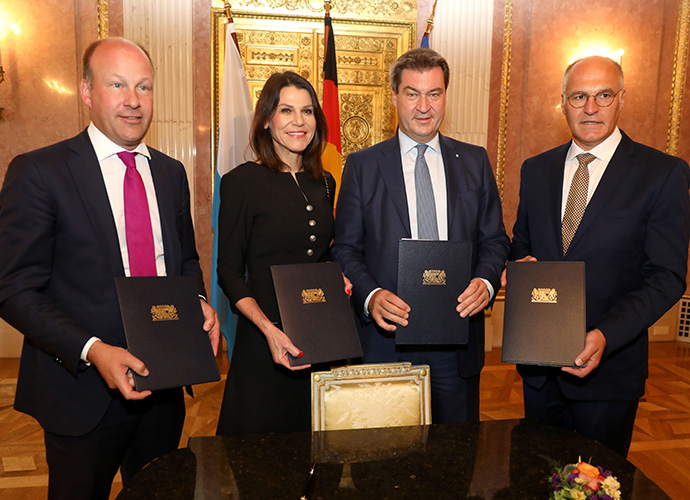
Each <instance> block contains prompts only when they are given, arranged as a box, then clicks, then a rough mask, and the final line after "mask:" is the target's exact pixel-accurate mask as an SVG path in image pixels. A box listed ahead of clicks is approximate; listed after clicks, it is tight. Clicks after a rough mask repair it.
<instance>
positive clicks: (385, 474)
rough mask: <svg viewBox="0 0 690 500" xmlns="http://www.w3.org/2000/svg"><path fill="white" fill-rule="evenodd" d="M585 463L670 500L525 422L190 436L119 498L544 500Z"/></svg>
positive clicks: (627, 472)
mask: <svg viewBox="0 0 690 500" xmlns="http://www.w3.org/2000/svg"><path fill="white" fill-rule="evenodd" d="M579 457H581V458H582V459H583V460H586V461H590V463H592V464H594V465H601V466H603V467H604V468H605V469H609V470H611V471H613V474H614V475H615V476H617V477H618V480H619V481H620V483H621V491H622V498H624V499H626V500H631V499H632V500H635V499H644V500H656V499H668V498H670V497H668V496H667V495H666V494H665V493H664V492H663V491H662V490H661V489H660V488H659V487H658V486H657V485H656V484H654V483H653V482H652V481H651V480H650V479H649V478H647V477H646V476H645V475H644V474H643V473H642V472H640V471H639V470H637V469H636V467H635V466H634V465H632V464H631V463H630V462H628V461H627V460H625V459H624V458H623V457H621V456H620V455H618V454H616V453H615V452H613V451H611V450H609V449H608V448H606V447H605V446H603V445H601V444H599V443H598V442H596V441H593V440H591V439H589V438H586V437H584V436H581V435H578V434H576V433H573V432H569V431H565V430H562V429H555V428H552V427H545V426H542V425H540V424H537V423H533V422H529V421H524V420H499V421H491V422H480V423H467V424H434V425H430V426H420V427H399V428H386V429H367V430H350V431H328V432H317V433H313V434H312V433H309V432H297V433H289V434H255V435H240V436H226V437H199V438H192V439H190V442H189V447H188V448H185V449H182V450H177V451H175V452H173V453H170V454H168V455H164V456H163V457H161V458H159V459H157V460H155V461H153V462H152V463H151V464H149V465H148V466H147V467H145V468H144V469H143V470H142V471H141V472H139V473H138V474H137V475H136V476H135V478H134V479H133V480H132V482H131V483H130V485H129V486H128V487H127V488H126V489H125V490H123V491H122V492H121V493H120V495H119V496H118V497H117V498H118V500H138V499H147V500H150V499H157V498H161V499H166V500H178V499H179V500H183V499H184V500H187V499H188V500H192V499H194V500H217V499H218V500H220V499H233V500H238V499H242V500H253V499H257V500H264V499H266V500H280V499H286V500H287V499H293V500H299V499H300V498H302V497H303V496H306V498H307V499H309V500H317V499H318V500H339V499H343V500H349V499H376V500H386V499H391V500H394V499H433V500H437V499H438V500H443V499H471V500H501V499H512V500H520V499H539V500H546V499H548V497H549V491H550V486H549V484H550V483H549V475H550V473H551V472H552V471H553V469H554V467H555V466H563V465H566V464H567V463H575V462H577V461H578V459H579ZM314 464H315V466H314ZM313 466H314V473H313V475H312V476H311V477H310V474H309V471H310V470H311V468H312V467H313Z"/></svg>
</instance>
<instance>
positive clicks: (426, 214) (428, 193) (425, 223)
mask: <svg viewBox="0 0 690 500" xmlns="http://www.w3.org/2000/svg"><path fill="white" fill-rule="evenodd" d="M416 147H417V160H416V161H415V163H414V185H415V191H416V193H417V232H418V235H417V237H418V238H419V239H420V240H437V239H438V223H437V221H436V201H435V200H434V189H433V187H432V186H431V175H430V174H429V166H428V165H427V164H426V159H425V158H424V153H425V152H426V149H427V148H428V147H429V146H427V145H426V144H417V146H416Z"/></svg>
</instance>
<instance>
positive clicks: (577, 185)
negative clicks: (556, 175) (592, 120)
mask: <svg viewBox="0 0 690 500" xmlns="http://www.w3.org/2000/svg"><path fill="white" fill-rule="evenodd" d="M596 159H597V157H596V156H594V155H593V154H591V153H582V154H579V155H577V161H578V163H579V166H578V167H577V170H576V171H575V175H574V176H573V180H572V182H571V183H570V191H569V192H568V201H567V202H566V204H565V213H564V214H563V223H562V225H561V235H562V237H563V255H565V254H566V252H567V251H568V247H569V246H570V242H571V241H573V236H575V232H576V231H577V228H578V226H579V225H580V221H581V220H582V216H583V215H584V213H585V208H587V191H588V190H589V168H588V165H589V164H590V163H591V162H592V161H594V160H596Z"/></svg>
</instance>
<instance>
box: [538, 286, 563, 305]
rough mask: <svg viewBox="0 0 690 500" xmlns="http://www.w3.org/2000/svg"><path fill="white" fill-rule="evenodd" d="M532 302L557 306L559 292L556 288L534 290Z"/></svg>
mask: <svg viewBox="0 0 690 500" xmlns="http://www.w3.org/2000/svg"><path fill="white" fill-rule="evenodd" d="M532 302H540V303H542V304H557V303H558V292H557V291H556V289H555V288H532Z"/></svg>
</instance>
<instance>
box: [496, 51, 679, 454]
mask: <svg viewBox="0 0 690 500" xmlns="http://www.w3.org/2000/svg"><path fill="white" fill-rule="evenodd" d="M624 99H625V88H624V86H623V70H622V69H621V67H620V65H619V64H617V63H616V62H614V61H612V60H611V59H608V58H605V57H599V56H592V57H588V58H585V59H581V60H579V61H576V62H574V63H573V64H571V65H570V66H569V67H568V68H567V69H566V71H565V75H564V77H563V94H562V100H561V107H562V111H563V114H564V115H565V117H566V120H567V122H568V125H569V127H570V130H571V131H572V134H573V139H572V141H570V142H568V143H566V144H563V145H561V146H559V147H557V148H555V149H552V150H550V151H547V152H545V153H542V154H540V155H538V156H535V157H534V158H530V159H528V160H527V161H525V163H524V164H523V166H522V172H521V181H520V204H519V207H518V213H517V221H516V223H515V227H514V228H513V241H512V247H511V256H510V258H511V260H528V261H534V260H545V261H561V260H565V261H584V262H585V273H586V278H585V280H586V283H585V286H586V305H587V334H586V340H585V346H584V349H583V351H582V352H581V353H580V354H579V355H578V356H577V358H576V359H575V360H574V364H575V365H576V368H569V367H565V368H562V369H560V370H559V369H557V368H548V367H540V366H518V371H519V373H520V374H521V375H522V377H523V391H524V398H525V416H526V417H528V418H530V417H531V418H537V419H539V420H542V421H544V422H545V423H548V424H551V425H557V426H561V427H566V428H571V429H574V430H577V431H578V432H582V433H583V434H586V435H588V436H590V437H592V438H595V439H597V440H599V441H601V442H602V443H604V444H606V445H608V446H609V447H610V448H612V449H614V450H616V451H618V452H619V453H620V454H622V455H623V456H625V455H627V453H628V449H629V447H630V441H631V438H632V432H633V426H634V422H635V414H636V412H637V406H638V402H639V400H640V398H641V397H642V395H643V394H644V390H645V381H646V378H647V348H648V345H647V343H648V338H647V328H648V327H649V326H650V325H652V324H653V323H654V322H655V321H656V320H657V319H658V318H659V317H661V315H662V314H664V312H666V311H667V310H668V309H669V308H670V307H671V306H673V305H674V304H675V303H676V302H677V301H678V300H679V299H680V298H681V296H682V295H683V293H685V289H686V284H685V279H686V272H687V259H688V238H689V233H690V197H689V196H688V189H689V188H690V171H689V170H688V164H687V163H686V162H685V161H683V160H681V159H679V158H675V157H673V156H669V155H666V154H664V153H662V152H660V151H657V150H655V149H652V148H650V147H647V146H644V145H642V144H639V143H636V142H634V141H632V140H631V139H630V138H629V137H628V136H627V135H626V134H625V133H623V132H621V131H620V130H619V129H618V127H617V122H618V116H619V114H620V112H621V110H622V108H623V104H624ZM578 186H579V187H578ZM578 193H579V194H578ZM578 198H580V201H579V202H576V201H573V200H577V199H578ZM577 206H580V209H581V210H580V214H579V215H578V216H575V213H576V212H577V210H576V207H577ZM507 286H510V283H508V284H507Z"/></svg>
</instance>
